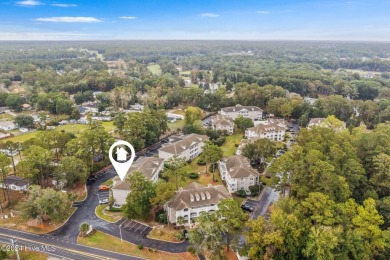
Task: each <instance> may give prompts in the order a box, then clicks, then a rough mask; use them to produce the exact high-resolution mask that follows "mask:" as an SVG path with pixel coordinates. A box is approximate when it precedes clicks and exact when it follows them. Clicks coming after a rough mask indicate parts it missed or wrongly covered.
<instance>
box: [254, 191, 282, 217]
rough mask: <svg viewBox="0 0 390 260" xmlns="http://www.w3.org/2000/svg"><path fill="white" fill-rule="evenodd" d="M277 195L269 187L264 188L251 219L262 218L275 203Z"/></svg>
mask: <svg viewBox="0 0 390 260" xmlns="http://www.w3.org/2000/svg"><path fill="white" fill-rule="evenodd" d="M278 198H279V193H278V192H277V191H275V190H274V189H272V188H270V187H265V188H264V191H263V192H262V195H261V198H260V200H259V205H258V206H257V207H256V208H255V210H254V211H253V213H252V214H251V216H252V218H253V219H257V218H258V217H259V216H264V215H265V213H266V212H267V210H268V208H269V206H270V205H271V204H272V203H273V202H274V201H277V200H278Z"/></svg>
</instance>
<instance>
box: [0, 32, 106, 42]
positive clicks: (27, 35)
mask: <svg viewBox="0 0 390 260" xmlns="http://www.w3.org/2000/svg"><path fill="white" fill-rule="evenodd" d="M96 38H99V35H93V34H85V33H78V32H1V31H0V39H1V40H4V41H58V40H89V39H96Z"/></svg>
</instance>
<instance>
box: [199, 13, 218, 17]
mask: <svg viewBox="0 0 390 260" xmlns="http://www.w3.org/2000/svg"><path fill="white" fill-rule="evenodd" d="M200 16H202V17H218V16H219V14H215V13H203V14H200Z"/></svg>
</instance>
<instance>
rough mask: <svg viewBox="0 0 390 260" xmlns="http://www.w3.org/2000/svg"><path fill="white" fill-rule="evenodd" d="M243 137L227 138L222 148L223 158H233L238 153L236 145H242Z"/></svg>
mask: <svg viewBox="0 0 390 260" xmlns="http://www.w3.org/2000/svg"><path fill="white" fill-rule="evenodd" d="M242 138H243V136H242V134H234V135H229V136H227V137H226V141H225V143H224V144H223V145H222V146H221V148H222V151H223V156H224V157H226V156H232V155H234V154H235V153H236V150H237V147H236V146H235V145H236V144H240V142H241V140H242Z"/></svg>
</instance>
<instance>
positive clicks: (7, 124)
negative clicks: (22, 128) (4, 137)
mask: <svg viewBox="0 0 390 260" xmlns="http://www.w3.org/2000/svg"><path fill="white" fill-rule="evenodd" d="M16 128H17V127H16V125H15V123H14V122H12V121H3V122H0V130H3V131H10V130H14V129H16Z"/></svg>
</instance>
